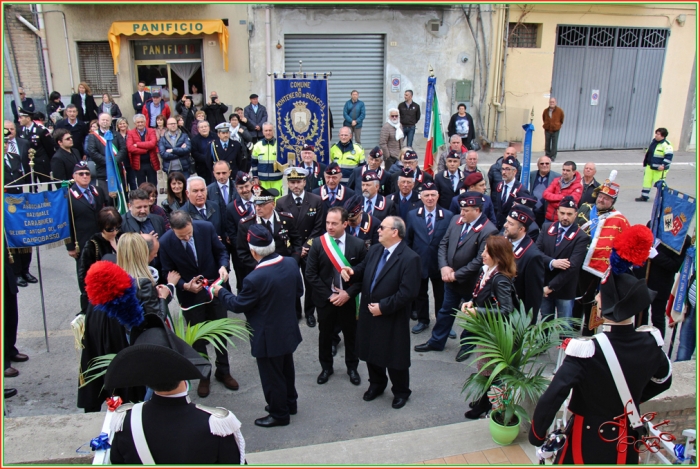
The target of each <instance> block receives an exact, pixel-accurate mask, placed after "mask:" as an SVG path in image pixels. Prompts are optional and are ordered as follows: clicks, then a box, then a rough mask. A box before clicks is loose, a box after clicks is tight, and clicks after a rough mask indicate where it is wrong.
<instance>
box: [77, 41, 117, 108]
mask: <svg viewBox="0 0 700 469" xmlns="http://www.w3.org/2000/svg"><path fill="white" fill-rule="evenodd" d="M77 44H78V66H79V68H80V79H81V81H84V82H86V83H87V84H88V85H90V88H91V90H92V94H93V96H100V95H102V94H104V93H109V94H111V95H112V96H118V95H119V86H118V85H117V76H116V75H115V74H114V63H113V62H112V53H111V51H110V50H109V42H107V41H104V42H78V43H77Z"/></svg>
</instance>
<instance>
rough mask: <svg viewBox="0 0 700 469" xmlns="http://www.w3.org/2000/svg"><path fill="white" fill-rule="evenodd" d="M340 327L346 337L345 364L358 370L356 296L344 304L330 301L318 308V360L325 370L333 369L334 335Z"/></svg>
mask: <svg viewBox="0 0 700 469" xmlns="http://www.w3.org/2000/svg"><path fill="white" fill-rule="evenodd" d="M338 327H340V330H341V331H342V332H343V337H345V366H346V367H347V369H348V370H357V365H359V363H360V360H359V359H358V358H357V355H356V354H355V337H356V335H357V320H356V319H355V298H350V299H349V300H348V302H347V303H345V304H344V305H343V306H340V307H337V306H333V305H332V304H330V303H328V304H327V305H325V306H323V307H322V308H318V361H319V362H320V363H321V368H323V369H324V370H332V369H333V354H332V353H331V347H332V346H333V336H334V335H335V334H336V332H335V331H336V329H337V328H338Z"/></svg>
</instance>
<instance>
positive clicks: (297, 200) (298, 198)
mask: <svg viewBox="0 0 700 469" xmlns="http://www.w3.org/2000/svg"><path fill="white" fill-rule="evenodd" d="M294 202H295V203H296V204H297V207H301V197H297V198H296V199H294Z"/></svg>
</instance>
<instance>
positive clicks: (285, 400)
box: [255, 353, 299, 422]
mask: <svg viewBox="0 0 700 469" xmlns="http://www.w3.org/2000/svg"><path fill="white" fill-rule="evenodd" d="M255 360H256V361H257V363H258V372H259V373H260V382H261V383H262V388H263V393H264V394H265V402H267V404H268V405H269V406H270V415H272V416H273V417H274V418H276V419H277V420H283V421H286V422H289V412H290V411H295V410H296V408H297V397H299V396H298V394H297V390H296V388H295V387H294V357H293V356H292V354H291V353H288V354H286V355H280V356H278V357H256V358H255Z"/></svg>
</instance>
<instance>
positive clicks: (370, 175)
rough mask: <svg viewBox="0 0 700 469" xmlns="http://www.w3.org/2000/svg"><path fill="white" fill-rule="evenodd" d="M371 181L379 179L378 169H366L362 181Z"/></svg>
mask: <svg viewBox="0 0 700 469" xmlns="http://www.w3.org/2000/svg"><path fill="white" fill-rule="evenodd" d="M370 181H379V175H378V174H377V172H376V171H372V170H369V171H365V174H363V175H362V182H370Z"/></svg>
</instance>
